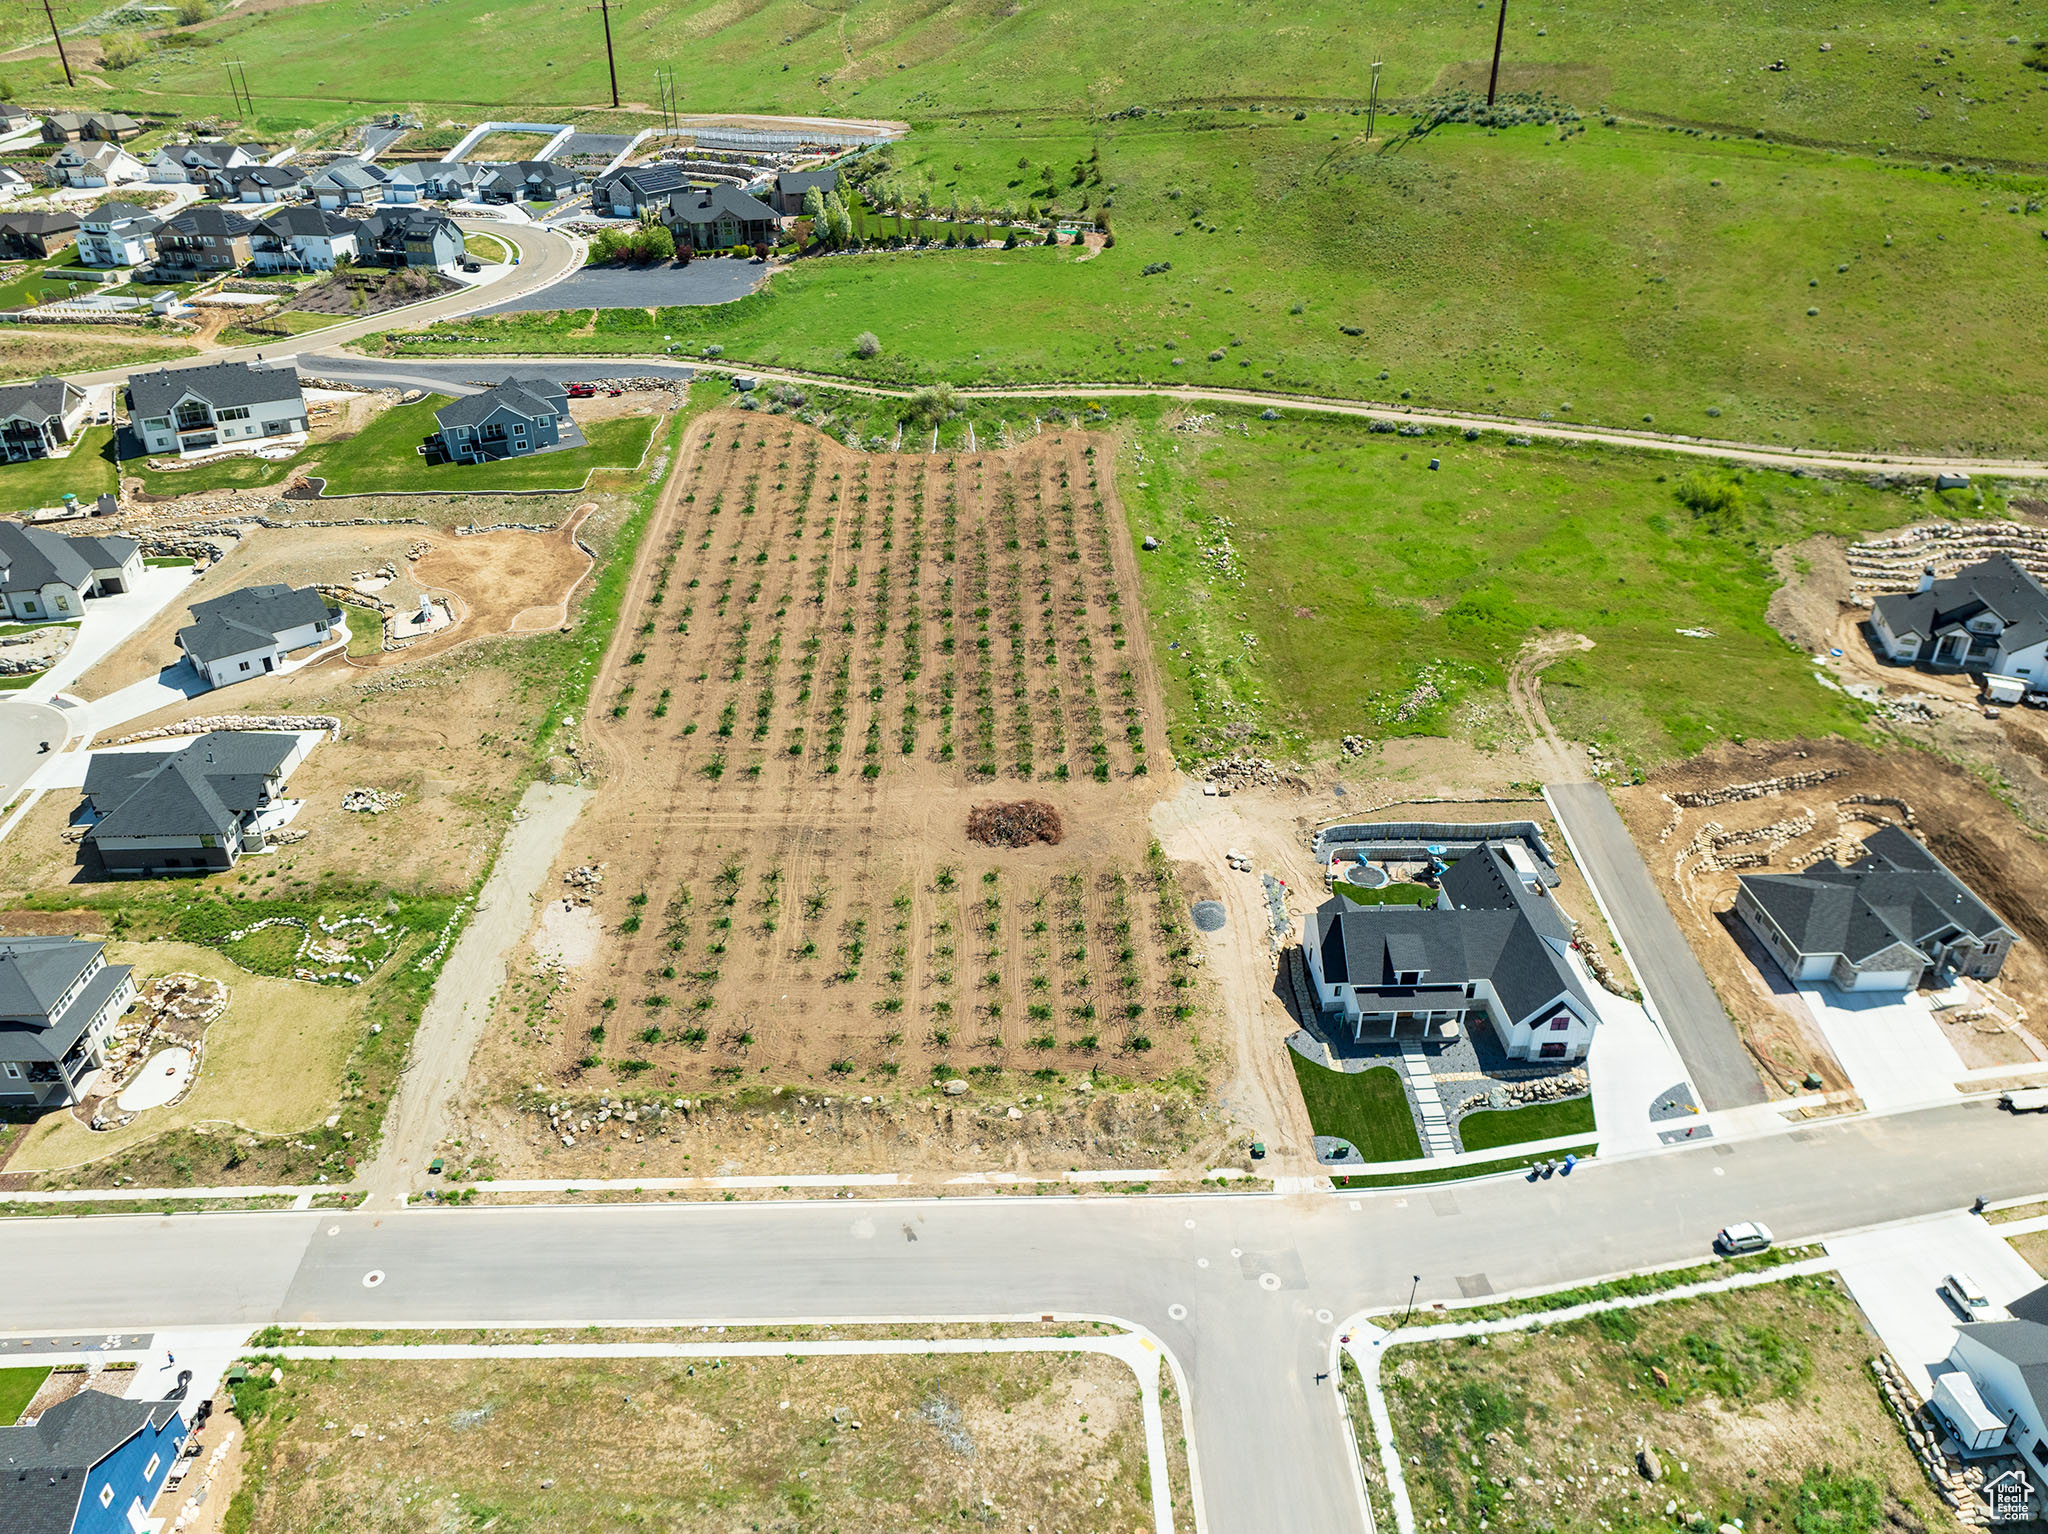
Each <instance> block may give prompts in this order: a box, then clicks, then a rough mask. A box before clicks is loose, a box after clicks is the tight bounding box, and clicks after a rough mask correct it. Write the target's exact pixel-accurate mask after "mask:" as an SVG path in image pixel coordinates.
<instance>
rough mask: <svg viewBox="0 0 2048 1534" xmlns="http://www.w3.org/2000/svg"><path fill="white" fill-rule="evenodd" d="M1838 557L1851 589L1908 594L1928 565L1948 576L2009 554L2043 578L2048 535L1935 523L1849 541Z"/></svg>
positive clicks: (2018, 525)
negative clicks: (1842, 559) (1845, 565)
mask: <svg viewBox="0 0 2048 1534" xmlns="http://www.w3.org/2000/svg"><path fill="white" fill-rule="evenodd" d="M1843 553H1844V555H1845V556H1846V557H1847V559H1848V562H1849V579H1850V582H1851V584H1852V586H1853V587H1854V589H1856V590H1858V591H1866V592H1882V591H1911V590H1912V589H1913V587H1914V586H1915V585H1916V584H1917V583H1918V582H1919V579H1920V571H1921V569H1922V568H1923V567H1925V566H1927V565H1932V566H1934V571H1935V574H1936V575H1941V576H1948V575H1953V574H1955V572H1956V571H1957V570H1960V569H1961V568H1962V567H1963V566H1964V565H1971V564H1976V563H1977V562H1978V561H1979V560H1983V559H1989V558H1990V557H1991V556H1992V555H1994V554H2010V555H2011V556H2012V557H2013V558H2014V559H2015V560H2016V561H2018V563H2019V564H2020V565H2021V566H2023V567H2024V568H2026V569H2028V570H2031V571H2032V572H2033V573H2034V574H2035V575H2037V576H2043V575H2048V531H2044V530H2043V529H2041V528H2039V527H2033V526H2030V525H2028V524H2027V523H2024V522H1971V523H1960V524H1959V523H1954V522H1934V523H1929V524H1928V525H1926V526H1924V527H1914V528H1908V529H1907V530H1906V531H1905V532H1903V533H1900V534H1898V535H1897V536H1895V537H1891V538H1872V539H1868V540H1866V541H1865V542H1862V543H1852V544H1850V545H1849V546H1848V548H1847V549H1845V550H1843Z"/></svg>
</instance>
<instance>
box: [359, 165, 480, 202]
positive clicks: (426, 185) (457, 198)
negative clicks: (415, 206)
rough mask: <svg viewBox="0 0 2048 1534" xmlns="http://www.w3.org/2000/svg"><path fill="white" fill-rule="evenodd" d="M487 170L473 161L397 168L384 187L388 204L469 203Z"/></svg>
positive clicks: (395, 167) (385, 199)
mask: <svg viewBox="0 0 2048 1534" xmlns="http://www.w3.org/2000/svg"><path fill="white" fill-rule="evenodd" d="M486 170H487V167H485V166H482V165H479V164H477V163H475V162H474V161H471V160H420V161H416V162H415V163H413V164H411V165H395V166H393V167H392V168H391V179H390V180H389V181H387V182H385V183H384V201H385V202H387V203H394V202H396V203H419V202H427V201H429V200H432V201H435V202H467V201H469V200H471V198H472V197H473V196H474V195H475V192H476V186H477V182H478V181H479V180H481V179H483V178H484V176H485V174H486Z"/></svg>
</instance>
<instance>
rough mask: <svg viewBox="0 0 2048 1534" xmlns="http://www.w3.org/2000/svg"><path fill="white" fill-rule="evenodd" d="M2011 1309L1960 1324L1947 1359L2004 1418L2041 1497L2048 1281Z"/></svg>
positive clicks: (2046, 1435)
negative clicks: (2003, 1316) (1987, 1318)
mask: <svg viewBox="0 0 2048 1534" xmlns="http://www.w3.org/2000/svg"><path fill="white" fill-rule="evenodd" d="M2006 1314H2007V1315H2008V1316H2010V1317H2011V1319H2010V1320H2006V1321H1972V1322H1970V1323H1968V1324H1967V1325H1964V1326H1959V1327H1957V1328H1956V1340H1955V1345H1954V1346H1953V1347H1952V1348H1951V1349H1950V1350H1949V1355H1948V1361H1949V1363H1950V1364H1952V1365H1954V1366H1955V1367H1956V1368H1957V1369H1960V1370H1962V1371H1963V1372H1964V1373H1966V1374H1967V1375H1968V1376H1969V1378H1970V1380H1971V1382H1972V1383H1973V1384H1974V1385H1975V1386H1976V1387H1977V1394H1978V1395H1979V1396H1981V1397H1982V1398H1983V1401H1984V1404H1985V1405H1987V1406H1989V1407H1990V1408H1991V1410H1992V1411H1993V1412H1994V1413H1996V1414H1997V1415H1998V1416H1999V1417H2001V1418H2003V1419H2004V1421H2005V1424H2006V1441H2007V1443H2009V1444H2010V1445H2011V1446H2012V1448H2013V1450H2014V1451H2015V1452H2016V1453H2017V1454H2019V1456H2020V1458H2021V1461H2022V1462H2023V1463H2024V1464H2025V1465H2026V1467H2027V1470H2028V1473H2029V1474H2030V1475H2031V1476H2032V1478H2033V1481H2034V1484H2035V1488H2036V1492H2037V1497H2038V1495H2039V1494H2040V1493H2043V1492H2048V1285H2043V1286H2042V1287H2041V1288H2039V1289H2035V1290H2033V1291H2032V1292H2030V1293H2028V1294H2023V1295H2021V1296H2020V1297H2019V1298H2018V1299H2016V1300H2014V1301H2013V1302H2012V1303H2011V1304H2010V1305H2008V1306H2007V1307H2006ZM2036 1505H2037V1506H2038V1505H2039V1503H2038V1500H2037V1503H2036Z"/></svg>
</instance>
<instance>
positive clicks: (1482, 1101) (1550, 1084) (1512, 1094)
mask: <svg viewBox="0 0 2048 1534" xmlns="http://www.w3.org/2000/svg"><path fill="white" fill-rule="evenodd" d="M1591 1090H1592V1085H1591V1083H1590V1082H1588V1080H1587V1079H1586V1071H1585V1068H1584V1067H1583V1066H1576V1067H1574V1068H1573V1069H1571V1070H1568V1071H1559V1072H1558V1073H1556V1074H1555V1075H1551V1076H1531V1077H1528V1078H1527V1079H1525V1080H1522V1081H1497V1082H1495V1083H1494V1084H1493V1085H1492V1086H1490V1087H1488V1088H1487V1089H1486V1090H1485V1091H1484V1092H1475V1093H1473V1094H1472V1095H1471V1096H1470V1097H1468V1098H1466V1099H1465V1101H1464V1102H1463V1103H1461V1104H1459V1106H1458V1111H1459V1112H1460V1113H1471V1112H1473V1111H1474V1110H1476V1109H1479V1108H1525V1107H1527V1106H1529V1105H1530V1104H1531V1103H1555V1102H1563V1101H1564V1100H1565V1099H1566V1098H1571V1097H1584V1096H1585V1095H1586V1094H1587V1093H1588V1092H1590V1091H1591Z"/></svg>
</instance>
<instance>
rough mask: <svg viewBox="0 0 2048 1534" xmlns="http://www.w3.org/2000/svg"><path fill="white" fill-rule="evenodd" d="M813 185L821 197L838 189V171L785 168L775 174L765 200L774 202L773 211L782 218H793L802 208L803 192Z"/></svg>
mask: <svg viewBox="0 0 2048 1534" xmlns="http://www.w3.org/2000/svg"><path fill="white" fill-rule="evenodd" d="M813 187H816V188H817V191H818V196H819V197H820V198H823V197H824V195H825V194H826V193H827V192H836V191H838V190H839V172H838V171H836V170H785V171H779V172H777V173H776V176H775V183H774V187H773V189H772V190H771V191H770V193H769V195H768V198H767V199H766V200H767V201H769V202H771V203H773V204H774V207H775V211H776V212H778V213H780V214H781V215H782V216H783V217H784V218H795V217H796V216H797V215H798V214H800V213H802V212H803V210H804V194H805V193H806V192H808V191H810V190H811V189H812V188H813Z"/></svg>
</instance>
